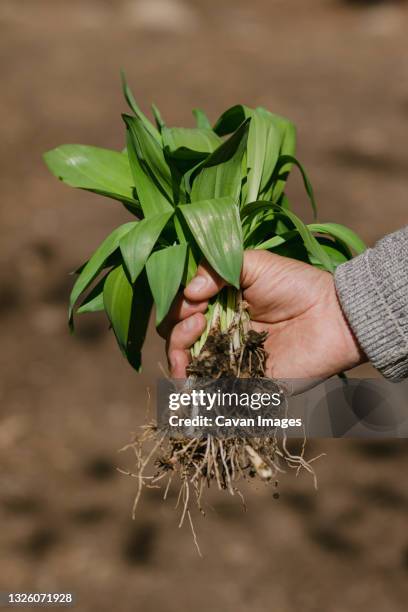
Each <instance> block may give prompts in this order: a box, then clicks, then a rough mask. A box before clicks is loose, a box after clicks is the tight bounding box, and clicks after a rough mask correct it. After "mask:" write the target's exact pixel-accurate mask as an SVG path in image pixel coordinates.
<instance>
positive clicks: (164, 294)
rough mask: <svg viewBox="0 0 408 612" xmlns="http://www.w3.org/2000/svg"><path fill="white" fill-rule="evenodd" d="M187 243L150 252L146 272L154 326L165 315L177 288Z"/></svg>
mask: <svg viewBox="0 0 408 612" xmlns="http://www.w3.org/2000/svg"><path fill="white" fill-rule="evenodd" d="M186 254H187V245H186V244H178V245H175V246H171V247H167V248H166V249H162V250H160V251H156V252H155V253H152V254H151V255H150V257H149V259H148V260H147V262H146V273H147V278H148V280H149V285H150V289H151V291H152V294H153V298H154V302H155V304H156V326H157V325H160V323H161V322H162V321H163V319H164V317H165V316H166V315H167V313H168V311H169V309H170V306H171V304H172V302H173V300H174V298H175V296H176V293H177V291H178V290H179V287H180V283H181V280H182V277H183V273H184V268H185V263H186Z"/></svg>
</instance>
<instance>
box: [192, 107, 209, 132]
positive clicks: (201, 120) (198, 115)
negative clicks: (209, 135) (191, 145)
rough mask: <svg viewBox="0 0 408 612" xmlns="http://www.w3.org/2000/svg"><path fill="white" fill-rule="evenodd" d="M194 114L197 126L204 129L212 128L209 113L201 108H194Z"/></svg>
mask: <svg viewBox="0 0 408 612" xmlns="http://www.w3.org/2000/svg"><path fill="white" fill-rule="evenodd" d="M193 115H194V117H195V120H196V123H197V127H198V128H200V129H204V130H211V129H212V127H211V123H210V120H209V119H208V117H207V115H206V114H205V112H204V111H202V110H201V109H200V108H194V109H193Z"/></svg>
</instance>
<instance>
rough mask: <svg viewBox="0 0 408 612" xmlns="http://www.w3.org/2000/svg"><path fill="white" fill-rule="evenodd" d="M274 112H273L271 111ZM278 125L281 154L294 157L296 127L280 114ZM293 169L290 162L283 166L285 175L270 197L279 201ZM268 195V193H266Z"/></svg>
mask: <svg viewBox="0 0 408 612" xmlns="http://www.w3.org/2000/svg"><path fill="white" fill-rule="evenodd" d="M271 114H273V113H271ZM273 117H274V119H275V122H276V125H278V126H279V129H280V131H281V143H282V144H281V150H280V155H289V156H291V157H294V156H295V154H296V127H295V126H294V124H293V123H292V122H291V121H289V120H288V119H286V118H284V117H280V116H279V115H274V114H273ZM291 169H292V164H291V163H290V162H289V163H287V164H285V165H284V166H282V167H281V169H280V172H281V175H283V178H279V179H278V180H277V181H276V182H275V184H274V186H273V189H272V192H271V194H270V198H271V199H272V200H273V201H274V202H277V201H278V200H279V198H280V196H281V195H282V193H283V191H284V189H285V185H286V178H285V177H286V176H288V175H289V172H290V171H291ZM265 197H266V194H265Z"/></svg>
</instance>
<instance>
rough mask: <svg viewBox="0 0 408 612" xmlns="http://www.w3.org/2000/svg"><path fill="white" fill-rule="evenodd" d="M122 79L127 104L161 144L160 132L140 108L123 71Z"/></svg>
mask: <svg viewBox="0 0 408 612" xmlns="http://www.w3.org/2000/svg"><path fill="white" fill-rule="evenodd" d="M121 77H122V90H123V95H124V96H125V99H126V102H127V103H128V105H129V108H130V109H131V110H132V111H133V112H134V114H135V115H136V117H137V118H138V119H140V121H141V122H142V123H143V125H144V127H145V128H146V130H147V131H148V132H149V134H150V136H152V137H153V138H154V139H155V140H156V141H157V142H158V143H160V142H161V138H160V134H159V132H158V131H157V130H156V128H155V127H154V125H153V124H152V123H151V121H149V119H148V118H147V117H146V115H145V114H144V113H143V112H142V110H141V108H140V107H139V105H138V103H137V102H136V100H135V97H134V95H133V93H132V91H131V89H130V87H129V85H128V84H127V81H126V76H125V73H124V71H123V70H121Z"/></svg>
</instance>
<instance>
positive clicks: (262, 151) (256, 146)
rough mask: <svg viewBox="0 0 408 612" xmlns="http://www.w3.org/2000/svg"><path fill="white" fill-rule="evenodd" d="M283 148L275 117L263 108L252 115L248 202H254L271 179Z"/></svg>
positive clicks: (248, 156)
mask: <svg viewBox="0 0 408 612" xmlns="http://www.w3.org/2000/svg"><path fill="white" fill-rule="evenodd" d="M280 148H281V133H280V130H279V128H278V127H277V126H276V124H275V122H274V119H273V116H272V115H271V114H270V113H268V112H267V111H265V110H264V109H262V108H259V109H256V110H255V112H254V113H253V114H252V117H251V123H250V126H249V134H248V145H247V166H248V170H249V172H248V188H247V189H248V191H247V199H246V201H247V202H254V201H255V200H257V199H258V196H259V194H260V193H261V192H262V191H263V190H264V189H265V187H266V185H267V184H268V182H269V181H270V179H271V176H272V174H273V171H274V168H275V166H276V162H277V161H278V157H279V152H280Z"/></svg>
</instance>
